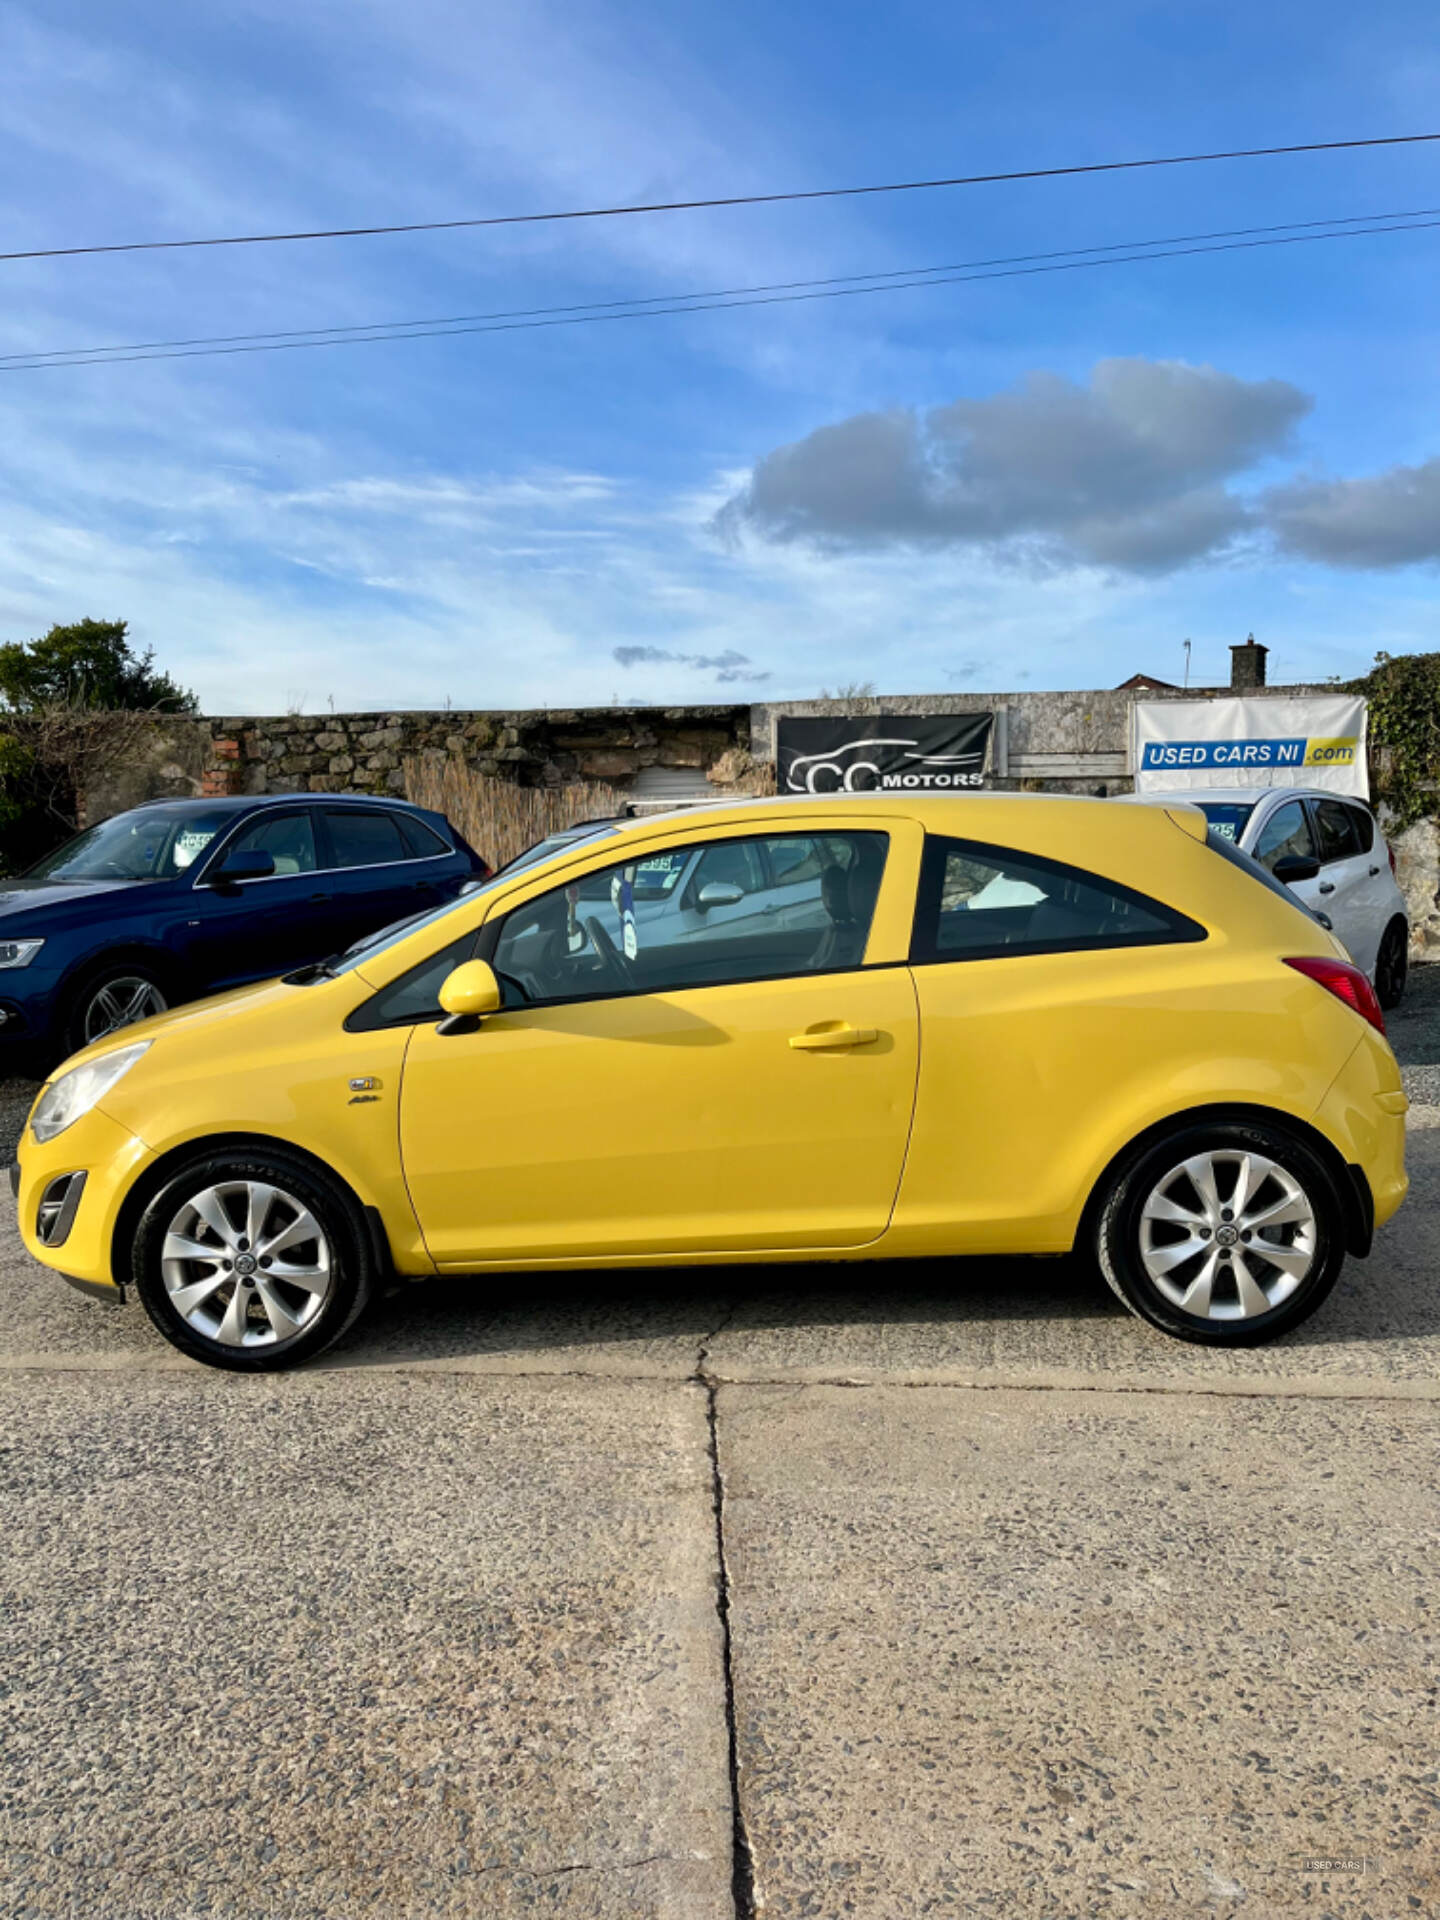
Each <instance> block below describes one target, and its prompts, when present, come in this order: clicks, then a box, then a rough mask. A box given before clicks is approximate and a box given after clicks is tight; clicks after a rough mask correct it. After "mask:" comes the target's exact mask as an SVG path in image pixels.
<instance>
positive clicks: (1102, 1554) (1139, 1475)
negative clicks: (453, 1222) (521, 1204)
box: [0, 969, 1440, 1920]
mask: <svg viewBox="0 0 1440 1920" xmlns="http://www.w3.org/2000/svg"><path fill="white" fill-rule="evenodd" d="M1434 971H1435V972H1436V973H1437V975H1440V969H1437V970H1434ZM1425 984H1426V987H1427V988H1428V984H1429V983H1428V980H1427V981H1426V983H1425ZM1434 1031H1435V1028H1434V1026H1433V1025H1432V1024H1430V1023H1429V1022H1428V1021H1425V1020H1423V1019H1422V1020H1420V1021H1418V1022H1417V1023H1416V1037H1415V1038H1414V1039H1413V1040H1412V1041H1410V1042H1407V1043H1406V1045H1407V1052H1408V1054H1409V1057H1410V1058H1411V1062H1412V1064H1411V1068H1410V1073H1411V1075H1412V1076H1414V1075H1418V1074H1419V1073H1421V1072H1423V1071H1425V1070H1426V1069H1427V1068H1429V1067H1430V1066H1432V1065H1436V1064H1440V1049H1436V1056H1435V1061H1433V1062H1432V1061H1429V1060H1425V1059H1418V1058H1416V1057H1415V1056H1416V1055H1417V1054H1420V1053H1423V1052H1425V1051H1426V1050H1427V1049H1428V1048H1429V1047H1430V1045H1431V1035H1432V1034H1433V1033H1434ZM1412 1087H1413V1090H1414V1091H1416V1092H1421V1091H1429V1089H1428V1088H1427V1087H1426V1086H1425V1085H1424V1083H1423V1082H1421V1081H1417V1080H1415V1079H1413V1078H1412ZM1413 1117H1414V1119H1415V1121H1416V1122H1417V1124H1416V1127H1415V1130H1414V1131H1413V1132H1412V1134H1411V1140H1410V1148H1411V1154H1410V1159H1411V1169H1412V1175H1413V1177H1414V1181H1415V1186H1414V1192H1413V1195H1412V1198H1411V1200H1410V1202H1409V1204H1408V1205H1407V1207H1406V1208H1405V1209H1404V1211H1403V1212H1402V1214H1401V1216H1400V1218H1399V1219H1398V1220H1397V1222H1396V1223H1395V1225H1394V1226H1393V1227H1392V1228H1391V1229H1390V1230H1389V1231H1388V1232H1387V1233H1386V1234H1385V1235H1384V1236H1383V1238H1382V1240H1381V1241H1380V1243H1379V1245H1378V1246H1377V1249H1376V1252H1375V1254H1374V1256H1373V1257H1372V1258H1371V1259H1370V1260H1369V1261H1368V1262H1363V1263H1352V1264H1351V1266H1350V1267H1349V1268H1348V1269H1347V1272H1346V1275H1345V1277H1344V1279H1343V1280H1342V1283H1341V1286H1340V1288H1339V1289H1337V1292H1336V1293H1335V1295H1333V1296H1332V1298H1331V1300H1330V1301H1329V1302H1328V1303H1327V1305H1326V1306H1325V1307H1324V1308H1323V1309H1322V1310H1321V1312H1320V1314H1319V1315H1318V1316H1317V1318H1316V1319H1315V1320H1313V1321H1312V1322H1311V1323H1310V1324H1309V1325H1308V1326H1307V1327H1305V1328H1303V1329H1302V1330H1301V1331H1300V1332H1299V1333H1297V1334H1296V1335H1294V1336H1292V1337H1291V1338H1289V1339H1287V1340H1285V1341H1283V1342H1281V1343H1280V1344H1279V1345H1277V1346H1274V1347H1268V1348H1263V1349H1259V1350H1254V1351H1246V1352H1237V1353H1232V1354H1224V1353H1215V1352H1210V1351H1207V1350H1203V1349H1199V1348H1194V1347H1187V1346H1184V1345H1181V1344H1178V1343H1174V1342H1170V1341H1167V1340H1165V1339H1164V1338H1163V1337H1162V1336H1161V1335H1159V1334H1157V1333H1154V1332H1153V1331H1152V1330H1150V1329H1149V1328H1147V1327H1145V1326H1143V1325H1141V1324H1140V1323H1139V1322H1137V1321H1134V1320H1132V1319H1130V1318H1129V1317H1128V1316H1127V1315H1125V1314H1124V1313H1123V1312H1121V1310H1120V1309H1119V1308H1118V1306H1117V1304H1116V1303H1115V1302H1114V1301H1113V1300H1112V1299H1111V1297H1110V1296H1109V1294H1108V1293H1107V1292H1106V1291H1105V1290H1104V1288H1103V1287H1102V1286H1100V1285H1099V1284H1098V1283H1097V1282H1095V1281H1094V1280H1092V1279H1088V1278H1087V1277H1085V1276H1084V1275H1083V1274H1081V1273H1078V1272H1077V1271H1075V1270H1074V1269H1072V1268H1071V1267H1070V1265H1069V1263H1066V1262H1021V1261H1014V1262H1004V1263H998V1262H995V1263H975V1264H973V1265H969V1266H965V1267H961V1268H958V1269H957V1268H953V1267H951V1268H945V1267H941V1266H935V1267H930V1266H924V1267H921V1266H914V1265H909V1266H900V1265H889V1266H870V1267H865V1268H858V1267H857V1268H843V1267H834V1268H825V1267H820V1266H815V1267H803V1268H775V1269H770V1270H755V1269H751V1270H748V1271H746V1270H738V1269H736V1270H716V1269H710V1270H697V1271H694V1272H674V1273H670V1274H663V1275H662V1274H652V1275H648V1276H643V1277H641V1278H640V1279H638V1280H637V1278H636V1277H635V1276H625V1275H616V1274H610V1275H602V1276H562V1277H550V1276H547V1277H545V1278H536V1277H534V1276H531V1277H527V1278H525V1279H524V1280H523V1281H518V1282H496V1281H493V1280H486V1281H477V1282H471V1283H460V1282H444V1283H440V1282H436V1283H432V1284H431V1285H428V1286H426V1287H422V1288H418V1289H406V1290H405V1291H404V1292H403V1293H397V1294H395V1295H393V1296H392V1297H390V1298H389V1299H387V1300H386V1301H385V1302H384V1303H383V1304H382V1307H381V1310H380V1312H379V1313H378V1314H377V1315H376V1317H375V1318H374V1319H373V1320H372V1321H371V1322H370V1323H368V1325H367V1326H366V1327H365V1328H363V1329H362V1330H360V1331H359V1332H358V1333H357V1334H356V1335H355V1336H353V1337H352V1338H351V1340H350V1341H349V1342H348V1343H347V1345H346V1346H345V1347H344V1348H343V1349H342V1350H340V1351H338V1352H337V1353H336V1354H335V1355H334V1356H333V1357H332V1358H331V1359H329V1360H327V1362H326V1363H324V1364H323V1365H322V1366H320V1367H317V1368H315V1369H313V1370H311V1371H309V1372H307V1373H305V1374H303V1375H298V1376H286V1377H282V1378H281V1379H279V1380H274V1381H263V1380H261V1381H251V1380H235V1379H231V1378H228V1377H225V1376H220V1375H216V1374H213V1373H208V1372H205V1371H203V1370H201V1369H198V1368H194V1367H192V1366H190V1365H189V1364H188V1363H186V1362H184V1361H183V1360H181V1359H180V1358H179V1357H178V1356H176V1355H174V1354H173V1353H172V1352H171V1350H170V1349H168V1348H167V1347H165V1346H164V1345H163V1344H162V1343H161V1342H160V1341H159V1340H158V1338H157V1337H156V1336H155V1335H154V1334H153V1333H152V1332H151V1330H150V1328H149V1324H148V1322H147V1321H146V1320H145V1319H144V1316H143V1314H141V1312H140V1311H139V1309H138V1307H136V1306H135V1305H134V1304H133V1303H132V1304H131V1305H130V1306H129V1307H127V1308H125V1309H122V1310H118V1311H116V1310H109V1309H106V1308H104V1307H102V1306H99V1305H96V1304H93V1303H91V1302H89V1301H88V1300H85V1299H83V1298H81V1297H80V1296H78V1295H75V1294H72V1293H71V1292H69V1291H68V1290H67V1289H65V1288H64V1287H63V1286H61V1285H60V1284H59V1283H57V1282H56V1281H54V1280H53V1279H52V1278H51V1277H50V1276H48V1275H46V1274H43V1273H42V1272H41V1271H40V1270H39V1269H37V1268H35V1267H34V1266H33V1265H32V1264H31V1263H30V1262H29V1261H28V1260H27V1259H26V1258H25V1256H24V1254H23V1251H22V1250H21V1249H20V1248H19V1245H18V1242H17V1241H16V1239H15V1238H14V1235H13V1230H12V1229H10V1228H9V1227H8V1226H6V1227H5V1228H4V1229H3V1230H0V1409H3V1426H0V1435H3V1438H0V1448H3V1450H0V1476H3V1483H4V1487H5V1496H4V1505H3V1512H4V1515H5V1524H6V1542H7V1548H8V1551H7V1554H6V1559H5V1565H4V1569H3V1572H0V1590H3V1592H4V1596H5V1602H4V1604H5V1620H6V1656H7V1657H6V1661H5V1665H4V1690H3V1693H0V1752H3V1756H4V1761H5V1765H4V1767H3V1769H0V1775H3V1780H0V1861H3V1873H0V1886H3V1891H0V1913H4V1914H5V1915H6V1916H10V1915H16V1916H18V1915H24V1916H30V1915H35V1916H39V1915H46V1916H50V1915H61V1914H63V1915H76V1916H78V1915H81V1914H83V1915H85V1916H87V1920H88V1917H89V1916H99V1917H100V1920H136V1916H152V1915H153V1916H155V1920H182V1916H189V1915H191V1914H197V1913H206V1914H211V1913H214V1914H221V1913H228V1914H232V1915H235V1916H237V1917H238V1920H271V1916H280V1915H283V1916H304V1917H306V1920H308V1916H311V1915H315V1916H317V1917H318V1916H319V1915H322V1914H323V1915H326V1916H327V1920H328V1916H332V1915H336V1914H341V1913H349V1912H354V1913H357V1914H364V1913H374V1914H377V1915H380V1914H384V1915H386V1916H396V1920H401V1917H404V1920H409V1916H420V1915H428V1914H447V1913H467V1914H484V1915H487V1916H488V1915H491V1914H495V1915H500V1916H509V1915H511V1914H517V1915H518V1914H547V1915H557V1916H564V1917H565V1920H570V1916H579V1915H587V1916H589V1915H594V1916H606V1917H607V1920H608V1917H609V1916H614V1917H615V1920H633V1917H635V1916H651V1915H653V1916H656V1920H672V1916H673V1920H710V1916H712V1915H714V1916H728V1915H730V1914H732V1913H739V1914H740V1915H741V1916H742V1920H748V1917H749V1916H750V1915H752V1914H754V1915H766V1916H782V1915H783V1916H786V1920H788V1917H789V1916H792V1915H793V1916H799V1915H817V1916H831V1915H834V1916H837V1917H838V1916H842V1915H860V1916H866V1917H867V1920H892V1917H893V1920H901V1917H902V1916H903V1917H907V1920H908V1916H909V1915H911V1914H921V1913H927V1914H967V1915H968V1914H990V1913H994V1914H997V1915H1007V1916H1008V1915H1010V1914H1013V1913H1020V1912H1023V1913H1026V1914H1036V1915H1042V1916H1054V1920H1063V1917H1066V1916H1079V1915H1089V1914H1106V1915H1120V1916H1128V1915H1130V1914H1132V1913H1134V1914H1136V1915H1139V1914H1141V1913H1145V1914H1150V1913H1157V1912H1158V1913H1164V1914H1182V1915H1189V1914H1195V1915H1197V1916H1198V1915H1202V1914H1203V1915H1207V1916H1215V1915H1220V1916H1228V1915H1232V1914H1239V1913H1240V1912H1241V1911H1242V1910H1243V1911H1244V1912H1245V1913H1247V1914H1249V1915H1254V1914H1268V1913H1271V1912H1276V1913H1281V1914H1285V1913H1290V1912H1294V1913H1306V1914H1316V1915H1333V1916H1336V1917H1337V1920H1351V1917H1352V1916H1354V1917H1355V1920H1359V1916H1362V1915H1373V1916H1376V1920H1390V1916H1392V1915H1403V1914H1408V1913H1428V1912H1431V1911H1435V1910H1437V1909H1440V1885H1437V1879H1436V1874H1437V1859H1440V1851H1437V1848H1436V1843H1435V1835H1434V1822H1435V1818H1436V1814H1437V1812H1440V1779H1437V1773H1436V1759H1435V1738H1434V1725H1435V1719H1436V1711H1435V1710H1436V1695H1435V1689H1434V1685H1433V1676H1434V1667H1435V1652H1436V1648H1435V1643H1434V1626H1433V1608H1434V1605H1435V1602H1434V1597H1433V1594H1432V1592H1431V1588H1432V1587H1433V1584H1434V1582H1433V1569H1432V1566H1431V1561H1432V1559H1433V1545H1432V1543H1433V1540H1434V1538H1435V1537H1436V1524H1435V1523H1436V1518H1437V1515H1436V1511H1435V1507H1436V1497H1435V1496H1436V1487H1437V1483H1440V1460H1437V1453H1440V1286H1437V1276H1436V1266H1437V1261H1436V1255H1437V1251H1440V1220H1437V1208H1440V1127H1437V1126H1434V1125H1431V1124H1430V1123H1431V1122H1432V1121H1440V1101H1436V1102H1435V1103H1434V1104H1431V1103H1430V1102H1428V1101H1427V1102H1426V1103H1425V1104H1424V1105H1423V1106H1422V1107H1421V1108H1419V1109H1417V1112H1416V1114H1415V1115H1414V1116H1413ZM717 1508H718V1511H717ZM717 1521H718V1526H717ZM737 1796H738V1814H739V1824H738V1829H737V1827H736V1823H735V1814H736V1811H737ZM1326 1862H1329V1863H1331V1864H1324V1863H1326ZM1336 1863H1338V1864H1336Z"/></svg>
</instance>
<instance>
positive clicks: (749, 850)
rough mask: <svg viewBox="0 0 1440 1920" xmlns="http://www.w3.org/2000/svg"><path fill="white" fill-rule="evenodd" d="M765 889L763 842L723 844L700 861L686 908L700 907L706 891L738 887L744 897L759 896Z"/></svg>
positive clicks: (706, 851) (709, 850) (708, 850)
mask: <svg viewBox="0 0 1440 1920" xmlns="http://www.w3.org/2000/svg"><path fill="white" fill-rule="evenodd" d="M764 885H765V875H764V872H763V870H762V868H761V865H760V846H759V842H758V841H755V840H721V841H718V842H717V843H716V844H715V845H714V846H713V847H707V848H706V849H705V851H704V852H703V853H702V854H701V856H700V858H699V859H698V860H697V861H696V863H695V871H694V873H693V874H692V875H691V876H690V885H689V887H688V888H687V889H686V904H687V905H688V906H692V907H693V906H696V905H698V903H699V900H700V895H701V894H702V893H703V892H704V891H705V889H706V887H738V888H739V890H740V892H741V893H742V894H750V893H759V891H760V889H761V888H762V887H763V886H764Z"/></svg>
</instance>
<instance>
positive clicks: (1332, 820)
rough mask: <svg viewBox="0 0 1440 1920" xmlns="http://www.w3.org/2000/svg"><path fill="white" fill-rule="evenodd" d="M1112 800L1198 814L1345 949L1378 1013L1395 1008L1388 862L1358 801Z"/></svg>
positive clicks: (1395, 925)
mask: <svg viewBox="0 0 1440 1920" xmlns="http://www.w3.org/2000/svg"><path fill="white" fill-rule="evenodd" d="M1117 798H1120V799H1125V800H1130V801H1139V802H1141V803H1143V804H1147V805H1150V806H1156V807H1165V806H1174V805H1176V803H1177V802H1178V803H1180V804H1182V805H1190V806H1196V807H1199V809H1200V811H1201V812H1202V813H1203V814H1204V815H1205V818H1206V819H1207V820H1208V821H1209V823H1210V830H1211V832H1212V833H1216V834H1219V835H1220V837H1221V838H1222V839H1225V840H1229V841H1232V842H1233V843H1234V844H1235V845H1236V846H1237V847H1238V848H1239V849H1240V851H1241V852H1242V853H1248V854H1249V855H1250V857H1251V859H1252V860H1256V861H1258V862H1259V864H1260V865H1261V866H1262V867H1264V868H1266V869H1267V870H1268V871H1269V872H1270V873H1272V874H1273V875H1274V876H1275V878H1276V879H1277V880H1279V881H1281V882H1282V883H1283V884H1284V885H1285V886H1287V887H1289V889H1290V891H1291V892H1292V893H1294V894H1295V895H1296V896H1297V897H1298V898H1299V899H1301V900H1303V901H1304V903H1305V905H1306V906H1307V907H1309V908H1310V910H1311V911H1312V912H1313V913H1317V914H1320V915H1321V916H1322V917H1323V918H1324V919H1326V920H1327V921H1328V922H1329V923H1330V925H1331V926H1332V927H1333V928H1334V930H1335V932H1336V933H1337V934H1338V935H1339V937H1340V938H1341V940H1343V941H1344V943H1345V946H1346V948H1347V949H1348V951H1349V954H1350V957H1351V959H1352V960H1353V961H1354V962H1355V964H1356V966H1357V967H1363V968H1364V970H1365V972H1366V973H1368V974H1369V976H1370V978H1371V979H1372V980H1373V981H1374V982H1375V992H1376V995H1377V997H1378V999H1379V1001H1380V1004H1381V1006H1382V1007H1394V1006H1398V1005H1399V1004H1400V997H1401V995H1402V994H1403V993H1404V991H1405V975H1406V968H1407V961H1408V955H1409V947H1410V927H1409V922H1408V921H1407V919H1406V917H1405V896H1404V895H1403V894H1402V893H1401V891H1400V889H1399V887H1398V886H1397V885H1396V882H1395V856H1394V854H1393V853H1392V852H1391V851H1390V847H1389V845H1388V843H1387V842H1386V839H1385V836H1384V835H1383V834H1382V833H1381V831H1380V829H1379V827H1378V826H1377V825H1376V824H1375V816H1374V814H1373V813H1371V811H1370V809H1369V808H1368V807H1367V806H1366V805H1365V803H1364V802H1363V801H1362V800H1352V799H1350V798H1349V797H1348V796H1346V795H1344V794H1339V793H1328V792H1324V791H1322V790H1321V789H1319V788H1317V787H1207V788H1201V787H1192V788H1190V789H1189V790H1188V791H1185V792H1178V791H1177V792H1175V793H1127V794H1122V795H1118V796H1117Z"/></svg>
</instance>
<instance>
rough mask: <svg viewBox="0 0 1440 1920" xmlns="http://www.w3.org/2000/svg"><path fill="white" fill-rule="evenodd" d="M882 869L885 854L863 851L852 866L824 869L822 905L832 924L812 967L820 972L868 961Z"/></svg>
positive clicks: (856, 965) (833, 866) (821, 876)
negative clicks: (866, 947) (866, 944)
mask: <svg viewBox="0 0 1440 1920" xmlns="http://www.w3.org/2000/svg"><path fill="white" fill-rule="evenodd" d="M883 865H884V855H883V854H880V853H875V852H872V850H871V849H870V848H869V847H864V848H862V850H861V851H859V852H858V853H857V854H856V857H855V861H854V864H853V865H851V866H849V867H842V866H840V865H839V864H838V863H837V864H835V865H832V866H828V867H824V868H822V869H821V873H820V903H821V905H822V906H823V907H824V909H825V912H826V915H827V917H828V919H829V922H830V924H829V926H828V927H827V928H826V929H825V931H824V933H822V934H821V936H820V940H819V943H818V945H817V946H816V948H815V951H814V953H813V954H812V955H811V956H810V965H811V966H812V967H814V968H815V969H816V970H817V971H818V970H821V969H824V970H833V969H837V968H841V967H858V966H859V965H860V963H861V961H862V960H863V959H864V958H865V942H866V940H867V939H868V938H869V934H870V917H871V915H872V914H873V913H874V911H875V895H876V893H877V892H878V890H879V885H880V869H881V867H882V866H883Z"/></svg>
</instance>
